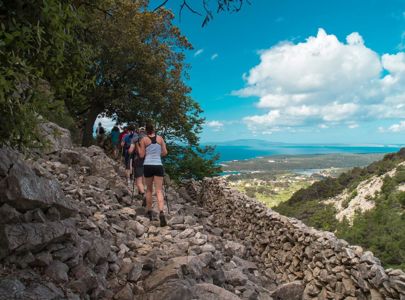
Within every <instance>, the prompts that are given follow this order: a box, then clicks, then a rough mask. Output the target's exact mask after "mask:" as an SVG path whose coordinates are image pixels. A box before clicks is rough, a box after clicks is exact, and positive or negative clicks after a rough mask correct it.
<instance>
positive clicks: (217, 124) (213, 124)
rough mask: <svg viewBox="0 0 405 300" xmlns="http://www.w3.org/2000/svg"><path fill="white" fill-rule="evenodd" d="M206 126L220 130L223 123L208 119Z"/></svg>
mask: <svg viewBox="0 0 405 300" xmlns="http://www.w3.org/2000/svg"><path fill="white" fill-rule="evenodd" d="M207 127H210V128H212V130H213V131H220V130H222V128H223V127H224V123H223V122H220V121H215V120H214V121H209V122H207Z"/></svg>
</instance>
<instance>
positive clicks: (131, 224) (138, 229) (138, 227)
mask: <svg viewBox="0 0 405 300" xmlns="http://www.w3.org/2000/svg"><path fill="white" fill-rule="evenodd" d="M126 227H127V228H128V229H131V230H132V231H133V232H135V234H136V236H137V237H140V236H142V235H143V234H144V233H145V231H146V228H145V226H143V225H142V224H141V223H139V222H138V221H134V220H129V221H128V223H127V225H126Z"/></svg>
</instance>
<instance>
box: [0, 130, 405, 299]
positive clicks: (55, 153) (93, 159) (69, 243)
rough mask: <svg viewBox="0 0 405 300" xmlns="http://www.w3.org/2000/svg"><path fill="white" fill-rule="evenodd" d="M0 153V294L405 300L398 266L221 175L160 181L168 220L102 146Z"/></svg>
mask: <svg viewBox="0 0 405 300" xmlns="http://www.w3.org/2000/svg"><path fill="white" fill-rule="evenodd" d="M55 126H56V125H51V126H50V125H49V126H48V127H47V128H48V129H49V130H44V132H46V133H47V134H48V135H51V136H50V137H48V140H49V141H50V144H51V147H50V149H49V151H47V152H46V153H41V154H38V153H37V154H35V153H31V155H30V156H29V157H30V158H29V159H26V158H24V157H23V156H22V155H21V154H19V153H17V152H16V151H13V150H10V149H7V148H0V300H3V299H4V300H6V299H7V300H9V299H18V300H25V299H28V300H30V299H32V300H34V299H35V300H37V299H38V300H48V299H49V300H50V299H55V300H56V299H69V300H77V299H115V300H137V299H141V300H162V299H165V300H170V299H172V300H183V299H184V300H191V299H202V300H215V299H225V300H236V299H249V300H253V299H259V300H267V299H268V300H270V299H278V300H282V299H289V300H294V299H297V300H298V299H305V300H307V299H312V300H314V299H325V300H326V299H349V300H354V299H371V300H381V299H400V300H403V299H405V273H404V272H403V271H401V270H394V269H384V268H383V267H382V266H381V263H380V261H379V259H378V258H376V257H374V256H373V254H372V253H371V252H370V251H364V250H363V249H362V248H361V247H359V246H352V245H349V244H348V243H347V242H346V241H344V240H340V239H338V238H336V236H334V234H333V233H330V232H323V231H318V230H315V229H314V228H311V227H308V226H306V225H305V224H303V223H302V222H300V221H298V220H295V219H292V218H287V217H285V216H282V215H280V214H278V213H276V212H274V211H272V210H271V209H268V208H267V207H265V206H264V205H263V204H261V203H259V202H258V201H256V200H255V199H252V198H249V197H247V196H246V195H243V194H241V193H239V192H237V191H235V190H232V189H231V188H229V187H228V186H227V185H226V183H225V182H224V181H222V180H221V179H215V178H214V179H206V180H203V181H200V182H197V181H188V182H184V183H182V185H180V186H178V185H175V184H174V183H170V184H169V185H168V187H167V197H168V200H169V203H170V214H168V215H167V219H168V226H166V227H160V226H159V225H160V223H159V221H158V218H157V215H155V216H154V220H152V221H150V220H149V218H146V217H145V209H144V208H143V207H142V206H141V203H142V200H141V199H140V198H139V197H135V198H134V199H132V197H131V191H130V189H129V188H128V187H127V186H126V184H125V180H124V178H123V177H122V176H121V175H122V174H123V170H122V167H121V165H120V164H119V163H117V162H116V161H114V160H112V159H110V158H109V157H108V156H107V155H106V154H105V153H104V152H103V150H102V149H101V148H99V147H96V146H92V147H89V148H82V147H77V148H75V147H73V146H72V143H71V140H70V138H69V133H68V132H67V131H66V130H64V129H62V128H56V131H57V134H55Z"/></svg>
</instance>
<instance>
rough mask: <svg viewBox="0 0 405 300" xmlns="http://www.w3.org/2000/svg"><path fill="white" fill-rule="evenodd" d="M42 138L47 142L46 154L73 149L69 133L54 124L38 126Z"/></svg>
mask: <svg viewBox="0 0 405 300" xmlns="http://www.w3.org/2000/svg"><path fill="white" fill-rule="evenodd" d="M39 127H40V130H39V132H40V133H41V135H42V137H43V138H44V139H45V140H46V141H47V147H46V153H52V152H56V151H60V150H62V149H71V148H72V147H73V144H72V139H71V136H70V131H69V130H67V129H65V128H62V127H60V126H58V125H56V124H55V123H51V122H44V123H41V124H40V125H39Z"/></svg>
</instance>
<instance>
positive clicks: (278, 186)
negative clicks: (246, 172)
mask: <svg viewBox="0 0 405 300" xmlns="http://www.w3.org/2000/svg"><path fill="white" fill-rule="evenodd" d="M259 174H260V178H262V179H259V178H254V179H241V178H244V176H243V175H242V176H235V177H233V176H232V177H233V179H230V177H231V176H229V177H228V181H229V183H230V185H231V186H233V187H235V188H236V189H238V190H239V191H241V192H243V193H245V194H246V195H248V196H249V197H252V198H256V199H257V200H259V201H261V202H263V203H264V204H266V205H267V206H268V207H274V206H277V205H279V204H280V203H282V202H285V201H287V200H288V199H289V198H290V197H291V195H293V194H294V193H295V192H296V191H297V190H299V189H301V188H306V187H308V186H310V185H311V183H312V182H313V179H312V178H310V177H307V176H297V175H296V174H289V173H287V174H278V175H274V174H269V173H259ZM253 175H258V174H257V173H255V174H253ZM238 177H241V178H238ZM235 178H236V179H235Z"/></svg>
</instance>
